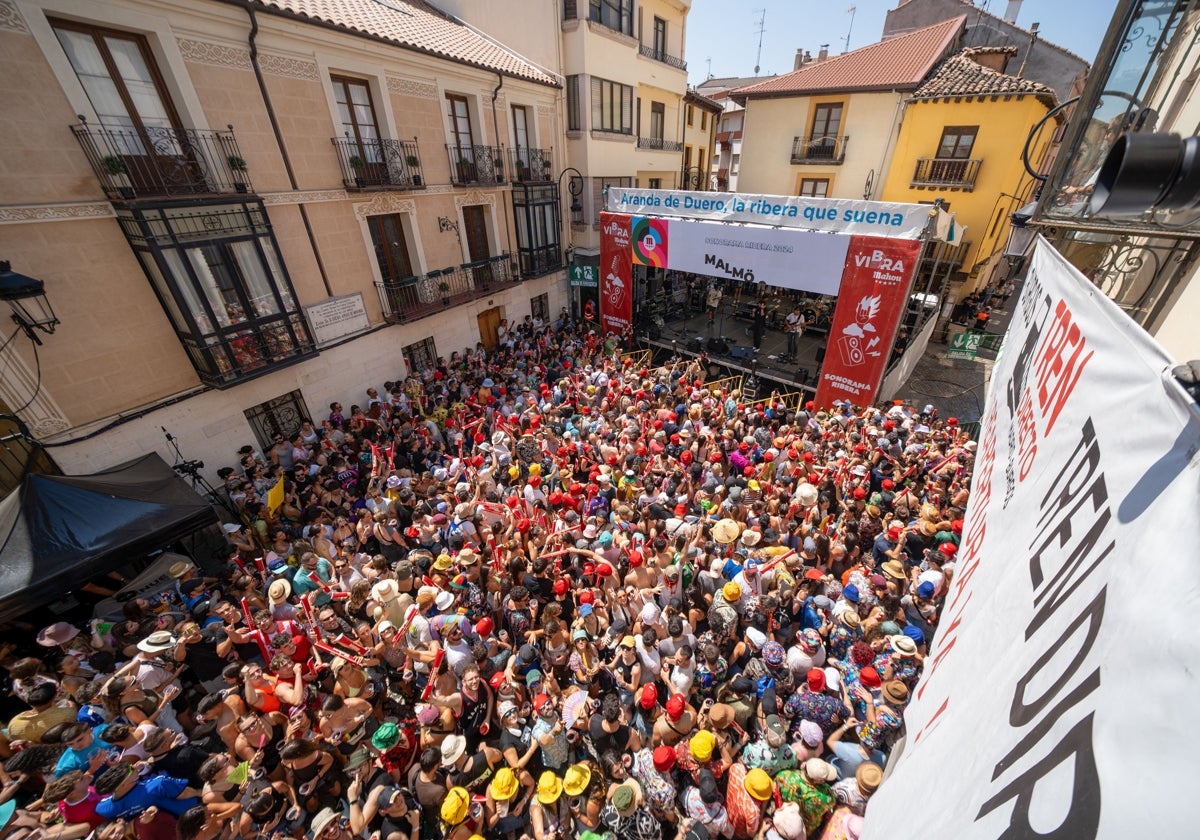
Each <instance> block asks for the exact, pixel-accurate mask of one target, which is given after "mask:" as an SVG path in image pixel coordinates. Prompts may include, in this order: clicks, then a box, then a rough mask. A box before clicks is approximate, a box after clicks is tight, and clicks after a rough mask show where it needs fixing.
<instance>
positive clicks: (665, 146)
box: [637, 135, 683, 152]
mask: <svg viewBox="0 0 1200 840" xmlns="http://www.w3.org/2000/svg"><path fill="white" fill-rule="evenodd" d="M637 147H638V148H639V149H652V150H653V151H656V152H682V151H683V143H681V142H679V141H678V140H664V139H662V138H661V137H643V136H641V135H638V139H637Z"/></svg>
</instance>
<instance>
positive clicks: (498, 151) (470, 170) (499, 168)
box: [446, 143, 505, 187]
mask: <svg viewBox="0 0 1200 840" xmlns="http://www.w3.org/2000/svg"><path fill="white" fill-rule="evenodd" d="M446 154H447V155H448V156H449V158H450V182H451V183H453V184H455V185H456V186H460V187H461V186H466V185H469V184H503V183H504V181H505V173H504V149H503V147H501V146H457V145H455V144H453V143H448V144H446Z"/></svg>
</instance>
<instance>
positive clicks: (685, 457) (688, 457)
mask: <svg viewBox="0 0 1200 840" xmlns="http://www.w3.org/2000/svg"><path fill="white" fill-rule="evenodd" d="M679 460H680V461H682V462H683V463H685V464H690V463H692V450H690V449H685V450H683V451H682V452H680V453H679Z"/></svg>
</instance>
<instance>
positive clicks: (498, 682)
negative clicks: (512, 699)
mask: <svg viewBox="0 0 1200 840" xmlns="http://www.w3.org/2000/svg"><path fill="white" fill-rule="evenodd" d="M488 682H489V683H490V684H491V686H492V691H499V690H500V686H502V685H504V672H503V671H497V672H496V673H494V674H492V678H491V679H490V680H488Z"/></svg>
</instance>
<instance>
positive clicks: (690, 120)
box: [686, 105, 696, 128]
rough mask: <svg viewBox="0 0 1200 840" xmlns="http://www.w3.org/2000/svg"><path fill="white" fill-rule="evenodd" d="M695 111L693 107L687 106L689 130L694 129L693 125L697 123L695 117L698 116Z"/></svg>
mask: <svg viewBox="0 0 1200 840" xmlns="http://www.w3.org/2000/svg"><path fill="white" fill-rule="evenodd" d="M694 110H695V109H693V108H692V106H691V105H689V106H687V111H686V113H687V124H688V128H691V127H692V123H693V122H694V121H695V117H696V115H695V113H694Z"/></svg>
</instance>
